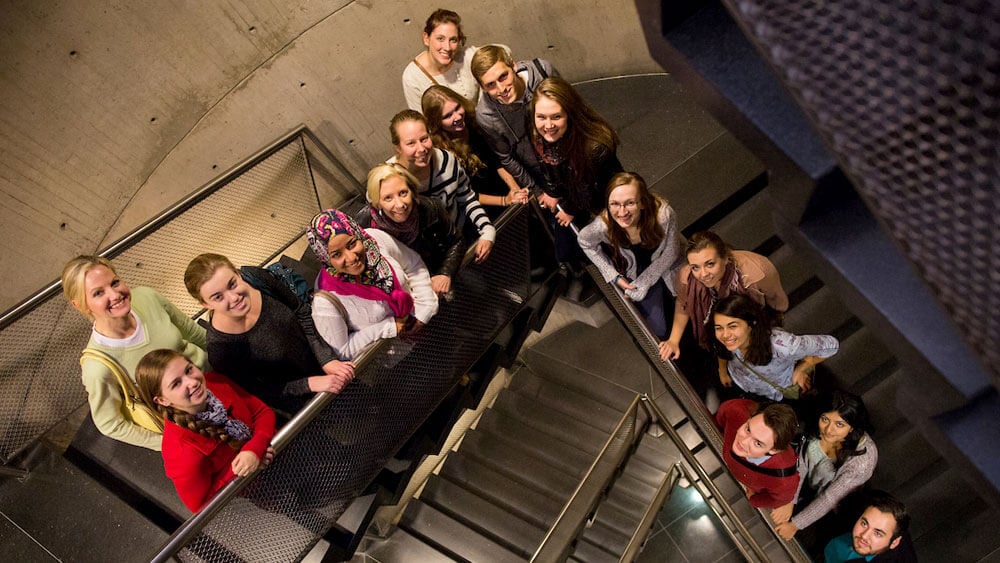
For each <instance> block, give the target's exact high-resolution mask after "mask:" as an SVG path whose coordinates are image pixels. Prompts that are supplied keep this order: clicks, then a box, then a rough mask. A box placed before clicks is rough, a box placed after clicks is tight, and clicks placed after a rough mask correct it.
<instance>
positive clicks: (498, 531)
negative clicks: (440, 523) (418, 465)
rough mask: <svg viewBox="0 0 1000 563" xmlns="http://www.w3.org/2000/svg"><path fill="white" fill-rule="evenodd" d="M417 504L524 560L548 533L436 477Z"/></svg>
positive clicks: (427, 485)
mask: <svg viewBox="0 0 1000 563" xmlns="http://www.w3.org/2000/svg"><path fill="white" fill-rule="evenodd" d="M420 500H421V501H423V502H425V503H428V504H431V505H433V506H434V507H435V508H437V509H439V510H441V511H442V512H444V513H446V514H448V515H449V516H451V517H452V518H455V519H456V520H458V521H459V522H461V523H463V524H465V525H466V526H469V527H470V528H473V529H475V530H477V531H478V532H479V533H480V534H481V535H483V536H486V537H489V538H491V539H493V540H495V541H498V542H500V543H502V544H504V545H505V546H506V547H507V548H508V549H510V550H511V551H513V552H514V553H518V554H519V555H521V556H522V557H525V558H527V557H530V555H531V554H532V553H534V551H535V548H537V547H538V544H539V543H540V542H541V540H542V538H543V537H544V536H545V532H546V530H547V529H548V528H547V527H546V528H541V527H539V526H537V525H535V524H534V523H532V522H528V521H526V520H524V519H522V518H520V517H519V516H517V515H516V514H512V513H511V512H508V511H506V510H504V508H503V507H500V506H498V505H496V504H493V503H492V502H490V501H489V500H487V499H484V498H482V497H480V496H479V495H477V494H475V493H473V492H471V491H469V490H467V489H465V488H463V487H461V486H459V485H457V484H455V483H452V482H451V481H448V480H447V479H442V478H440V477H438V476H436V475H432V476H431V478H430V479H429V480H428V481H427V483H426V485H425V486H424V489H423V491H422V492H421V494H420Z"/></svg>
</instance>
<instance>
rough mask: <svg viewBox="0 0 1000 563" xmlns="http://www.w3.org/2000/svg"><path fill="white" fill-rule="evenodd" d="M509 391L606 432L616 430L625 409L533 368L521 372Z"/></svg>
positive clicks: (589, 379)
mask: <svg viewBox="0 0 1000 563" xmlns="http://www.w3.org/2000/svg"><path fill="white" fill-rule="evenodd" d="M595 379H597V378H587V379H586V381H588V382H592V381H594V380H595ZM507 390H508V391H515V392H517V393H519V394H520V395H522V396H526V397H530V398H532V399H535V400H537V401H538V402H539V403H542V404H544V405H547V406H549V407H550V408H552V409H555V410H558V411H559V412H562V413H564V414H566V415H568V416H572V417H574V418H576V419H578V420H581V421H583V422H586V423H587V424H589V425H591V426H594V427H596V428H600V429H601V430H605V431H607V432H610V431H612V430H613V429H614V428H615V426H616V425H617V424H618V421H619V420H621V417H622V414H623V413H624V410H623V409H619V408H616V407H614V406H611V405H609V404H607V403H605V402H603V401H601V400H598V399H595V398H593V397H591V396H589V395H585V394H583V393H580V392H578V391H576V390H575V389H573V388H571V387H566V386H564V385H561V384H560V383H558V382H556V381H552V380H550V379H545V378H542V377H539V376H538V375H537V374H535V373H534V372H533V371H532V370H531V369H530V368H526V369H521V370H518V372H517V373H516V374H515V375H514V378H513V380H512V381H511V383H510V385H509V386H508V387H507Z"/></svg>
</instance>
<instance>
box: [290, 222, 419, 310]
mask: <svg viewBox="0 0 1000 563" xmlns="http://www.w3.org/2000/svg"><path fill="white" fill-rule="evenodd" d="M341 234H346V235H350V236H352V237H355V238H357V239H358V240H359V241H361V244H362V245H364V247H365V269H364V271H363V272H361V274H360V275H357V276H352V275H350V274H345V273H343V272H338V271H337V270H336V269H334V268H333V266H331V265H330V255H329V253H328V252H327V246H329V244H330V239H331V238H333V237H334V236H336V235H341ZM306 238H308V239H309V246H311V247H312V249H313V252H315V253H316V256H317V257H319V260H320V262H321V263H322V264H323V269H322V270H320V273H319V279H318V280H317V284H318V286H319V288H320V289H322V290H324V291H329V292H331V293H336V294H339V295H357V296H358V297H362V298H364V299H369V300H372V301H387V302H388V303H389V308H390V309H392V313H393V315H394V316H396V317H406V316H408V315H410V314H412V313H413V296H411V295H410V294H409V293H407V292H406V290H404V289H403V287H402V285H401V284H400V283H399V278H398V277H397V276H396V272H395V271H393V269H392V265H390V264H389V261H388V260H386V259H385V258H383V257H382V253H381V252H380V251H379V248H378V243H376V242H375V239H373V238H372V237H371V235H369V234H368V233H366V232H365V230H364V229H362V228H361V227H360V226H358V224H357V223H356V222H354V219H351V218H350V217H348V216H347V214H345V213H343V212H341V211H338V210H336V209H327V210H326V211H321V212H320V213H319V214H318V215H316V216H315V217H313V220H312V223H310V225H309V228H308V229H307V230H306Z"/></svg>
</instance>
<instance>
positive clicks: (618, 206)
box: [608, 201, 639, 211]
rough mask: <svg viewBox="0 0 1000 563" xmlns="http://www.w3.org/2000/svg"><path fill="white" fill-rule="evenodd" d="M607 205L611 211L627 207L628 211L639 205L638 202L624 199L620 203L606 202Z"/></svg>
mask: <svg viewBox="0 0 1000 563" xmlns="http://www.w3.org/2000/svg"><path fill="white" fill-rule="evenodd" d="M608 207H609V208H610V209H611V211H619V210H621V209H628V210H629V211H631V210H633V209H635V208H636V207H639V202H638V201H626V202H625V203H620V202H617V201H612V202H611V203H609V204H608Z"/></svg>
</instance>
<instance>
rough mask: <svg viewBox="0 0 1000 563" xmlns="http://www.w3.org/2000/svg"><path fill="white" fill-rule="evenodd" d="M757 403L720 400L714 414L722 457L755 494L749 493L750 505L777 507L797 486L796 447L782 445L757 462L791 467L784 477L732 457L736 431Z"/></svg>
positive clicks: (732, 471) (777, 467) (792, 493)
mask: <svg viewBox="0 0 1000 563" xmlns="http://www.w3.org/2000/svg"><path fill="white" fill-rule="evenodd" d="M756 406H757V405H756V403H754V402H753V401H750V400H748V399H734V400H732V401H726V402H725V403H722V405H721V406H720V407H719V412H717V413H716V414H715V422H716V424H718V425H719V428H721V429H722V433H723V437H722V458H723V459H724V460H725V462H726V466H727V467H729V472H730V473H732V474H733V477H735V478H736V480H737V481H739V482H740V483H743V485H745V486H746V487H747V488H748V489H750V490H751V491H753V493H754V494H753V496H751V497H750V505H751V506H755V507H757V508H778V507H779V506H783V505H786V504H788V503H790V502H792V499H794V498H795V491H796V490H797V489H798V486H799V473H798V471H796V470H795V464H796V462H797V461H798V460H797V456H796V455H795V451H794V450H792V448H791V447H788V448H785V450H784V451H782V452H778V453H777V454H775V455H773V456H771V457H770V459H768V460H767V461H765V462H764V463H762V464H760V466H759V467H761V468H772V469H785V468H790V473H791V474H790V475H788V476H787V477H778V476H776V475H766V474H764V473H760V472H759V471H756V470H754V469H751V468H749V467H747V466H745V465H743V464H742V463H740V462H739V461H737V460H736V459H734V458H733V456H734V455H735V454H734V453H733V440H735V439H736V433H737V432H738V431H739V429H740V428H742V427H743V425H744V424H746V422H747V421H748V420H750V413H752V412H753V411H754V409H755V408H756ZM744 459H745V458H744Z"/></svg>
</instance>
